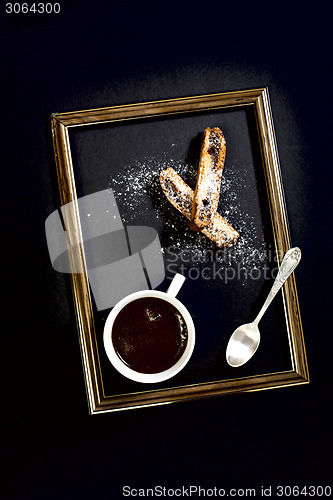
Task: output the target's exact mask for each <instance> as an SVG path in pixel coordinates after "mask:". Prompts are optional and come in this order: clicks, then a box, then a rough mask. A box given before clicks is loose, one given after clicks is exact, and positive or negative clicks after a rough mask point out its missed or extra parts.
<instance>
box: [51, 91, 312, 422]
mask: <svg viewBox="0 0 333 500" xmlns="http://www.w3.org/2000/svg"><path fill="white" fill-rule="evenodd" d="M238 107H252V108H253V109H254V113H255V118H256V133H257V134H258V140H259V143H260V149H261V157H262V164H263V168H264V172H265V179H266V186H267V196H268V199H269V206H270V216H271V222H272V229H273V233H274V240H275V245H276V248H277V249H278V250H279V255H283V254H284V253H285V252H286V251H287V250H288V249H289V248H290V237H289V230H288V223H287V216H286V207H285V200H284V194H283V188H282V180H281V172H280V165H279V158H278V152H277V145H276V139H275V134H274V128H273V121H272V113H271V108H270V101H269V93H268V89H267V88H258V89H251V90H242V91H236V92H223V93H215V94H209V95H200V96H194V97H184V98H176V99H167V100H161V101H152V102H144V103H137V104H129V105H118V106H112V107H106V108H99V109H89V110H84V111H77V112H67V113H54V114H52V115H51V127H52V137H53V146H54V154H55V162H56V170H57V177H58V186H59V192H60V202H61V205H66V204H68V203H71V207H72V208H71V210H68V211H66V213H65V216H64V225H65V229H66V234H67V237H68V238H69V240H70V244H69V249H71V248H74V247H75V248H80V252H77V251H75V252H73V253H72V254H71V258H72V259H75V260H79V261H80V262H72V265H73V269H78V268H82V269H84V270H85V269H86V268H85V255H84V249H83V247H82V246H81V243H80V242H81V241H82V239H81V238H80V234H81V226H80V218H79V211H78V206H77V190H76V182H75V172H74V166H73V159H72V153H71V144H70V138H69V130H70V129H72V128H74V127H86V126H91V125H99V124H105V123H110V122H124V121H128V120H138V119H145V118H158V117H164V116H170V115H179V114H185V113H197V112H203V111H207V110H223V109H226V108H238ZM71 285H72V289H73V297H74V306H75V311H76V318H77V325H78V332H79V339H80V346H81V352H82V360H83V370H84V377H85V383H86V389H87V397H88V405H89V411H90V413H91V414H97V413H101V412H109V411H116V410H123V409H130V408H140V407H145V406H151V405H158V404H165V403H171V402H175V401H185V400H191V399H197V398H202V397H207V396H217V395H222V394H228V393H237V392H242V391H257V390H263V389H270V388H276V387H284V386H291V385H296V384H306V383H308V382H309V372H308V366H307V358H306V350H305V345H304V338H303V331H302V323H301V316H300V310H299V304H298V296H297V287H296V281H295V276H294V275H292V277H291V278H290V279H289V280H287V282H286V283H285V284H284V286H283V290H282V293H283V303H284V310H285V317H286V323H287V331H288V339H289V347H290V357H291V364H292V369H290V370H287V371H281V372H274V373H263V374H260V375H256V376H250V377H240V378H233V379H224V380H216V381H213V382H205V383H200V384H191V385H188V386H182V387H168V388H163V389H158V388H157V389H154V390H152V391H146V390H144V391H138V392H132V393H130V394H120V395H114V396H112V395H106V394H105V393H104V388H103V378H102V373H101V369H100V362H99V351H98V346H97V342H96V327H95V321H94V313H93V308H92V303H91V296H90V289H89V283H88V277H87V272H82V273H72V274H71Z"/></svg>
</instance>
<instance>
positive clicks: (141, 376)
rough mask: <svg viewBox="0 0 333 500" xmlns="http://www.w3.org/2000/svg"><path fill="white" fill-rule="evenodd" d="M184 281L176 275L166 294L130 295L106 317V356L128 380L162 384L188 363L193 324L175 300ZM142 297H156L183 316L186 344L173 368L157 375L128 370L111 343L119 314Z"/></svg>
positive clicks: (190, 353) (153, 291)
mask: <svg viewBox="0 0 333 500" xmlns="http://www.w3.org/2000/svg"><path fill="white" fill-rule="evenodd" d="M184 281H185V278H184V276H182V275H181V274H176V275H175V276H174V278H173V280H172V282H171V284H170V286H169V288H168V290H167V291H166V292H160V291H157V290H143V291H140V292H135V293H132V294H130V295H128V296H127V297H125V298H123V299H122V300H120V301H119V302H118V303H117V304H116V305H115V306H114V308H113V309H112V311H111V312H110V314H109V315H108V317H107V319H106V322H105V326H104V335H103V340H104V347H105V351H106V354H107V356H108V358H109V360H110V362H111V364H112V365H113V366H114V368H116V370H118V372H119V373H121V374H122V375H124V376H125V377H127V378H129V379H130V380H134V381H136V382H143V383H155V382H162V381H163V380H167V379H169V378H171V377H173V376H174V375H176V374H177V373H179V372H180V371H181V370H182V369H183V368H184V366H185V365H186V364H187V362H188V361H189V359H190V357H191V355H192V352H193V349H194V344H195V328H194V323H193V320H192V317H191V315H190V313H189V312H188V310H187V309H186V307H185V306H184V305H183V304H182V303H181V302H180V301H179V300H178V299H177V298H176V295H177V294H178V292H179V290H180V288H181V286H182V285H183V283H184ZM143 297H156V298H159V299H162V300H165V301H166V302H169V303H170V304H172V305H173V306H174V307H175V308H176V309H177V310H178V311H179V312H180V314H181V315H182V316H183V318H184V320H185V323H186V327H187V344H186V347H185V350H184V352H183V353H182V355H181V357H180V358H179V359H178V361H177V362H176V363H175V364H174V365H173V366H171V368H168V369H167V370H164V371H161V372H157V373H140V372H137V371H135V370H133V369H132V368H130V367H129V366H128V365H126V364H125V363H124V362H123V361H122V359H121V358H120V357H119V356H118V354H117V352H116V350H115V348H114V345H113V342H112V328H113V324H114V321H115V319H116V317H117V315H118V314H119V312H120V311H121V310H122V309H123V308H124V307H125V306H127V304H129V303H130V302H132V301H134V300H137V299H141V298H143Z"/></svg>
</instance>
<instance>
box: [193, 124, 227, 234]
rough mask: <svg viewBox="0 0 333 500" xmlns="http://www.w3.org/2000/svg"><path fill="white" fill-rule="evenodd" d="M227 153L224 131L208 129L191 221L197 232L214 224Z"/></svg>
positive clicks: (202, 149)
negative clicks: (211, 223)
mask: <svg viewBox="0 0 333 500" xmlns="http://www.w3.org/2000/svg"><path fill="white" fill-rule="evenodd" d="M225 153H226V141H225V138H224V135H223V133H222V131H221V130H220V129H219V128H218V127H215V128H212V129H211V128H209V127H207V128H206V130H205V131H204V134H203V141H202V146H201V152H200V160H199V168H198V178H197V185H196V188H195V192H194V199H193V206H192V214H191V221H190V227H191V229H193V230H195V231H197V230H199V229H202V228H203V227H205V226H207V225H208V224H209V223H210V222H212V220H213V218H214V215H215V214H216V211H217V205H218V202H219V198H220V187H221V179H222V172H223V167H224V160H225Z"/></svg>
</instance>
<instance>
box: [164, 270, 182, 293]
mask: <svg viewBox="0 0 333 500" xmlns="http://www.w3.org/2000/svg"><path fill="white" fill-rule="evenodd" d="M184 281H185V276H183V275H182V274H178V273H177V274H175V276H174V277H173V280H172V281H171V283H170V285H169V288H168V289H167V291H166V293H167V294H168V295H171V297H176V295H177V294H178V292H179V290H180V289H181V287H182V286H183V283H184Z"/></svg>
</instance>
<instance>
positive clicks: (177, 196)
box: [160, 167, 239, 247]
mask: <svg viewBox="0 0 333 500" xmlns="http://www.w3.org/2000/svg"><path fill="white" fill-rule="evenodd" d="M160 184H161V187H162V190H163V192H164V194H165V196H166V197H167V199H168V200H169V201H170V203H171V204H172V205H173V206H174V207H175V208H177V210H179V211H180V212H181V213H182V214H183V215H184V216H185V217H186V218H187V219H190V218H191V214H192V204H193V196H194V192H193V189H191V188H190V187H189V186H188V185H187V184H186V182H184V181H183V179H182V178H181V177H180V176H179V175H178V174H177V172H175V171H174V169H173V168H171V167H168V168H166V169H165V170H162V172H161V173H160ZM200 231H201V232H202V233H203V234H204V235H205V236H207V238H209V239H210V240H212V241H214V242H215V243H216V245H217V246H218V247H223V246H226V247H231V246H233V245H235V243H236V242H237V239H238V237H239V233H238V232H237V231H236V230H235V229H234V228H233V227H232V226H231V225H230V224H229V223H228V222H227V221H226V220H225V219H223V217H221V215H220V214H218V213H217V212H216V213H215V215H214V217H213V220H212V221H211V222H210V223H209V224H208V225H207V226H205V227H204V228H202V229H201V230H200Z"/></svg>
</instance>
